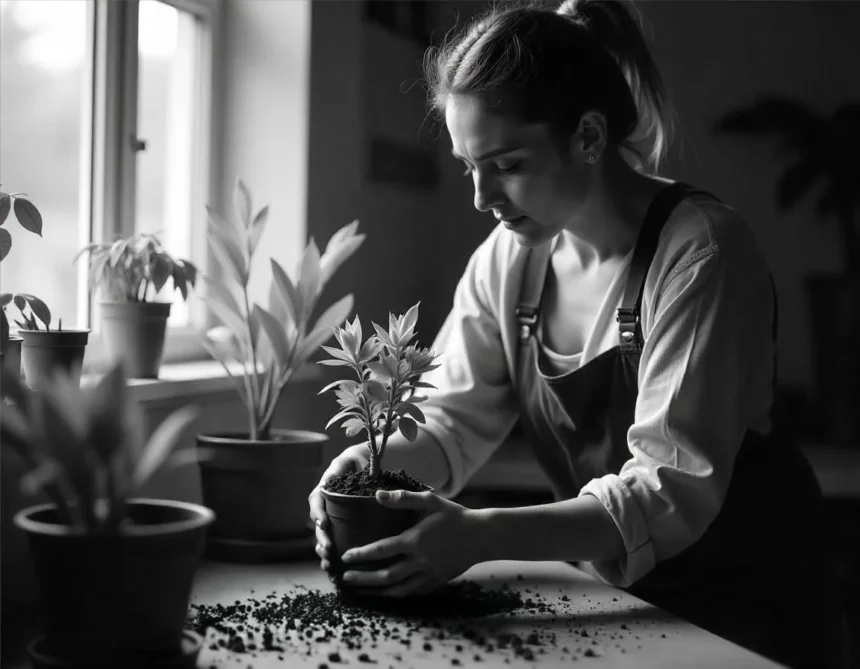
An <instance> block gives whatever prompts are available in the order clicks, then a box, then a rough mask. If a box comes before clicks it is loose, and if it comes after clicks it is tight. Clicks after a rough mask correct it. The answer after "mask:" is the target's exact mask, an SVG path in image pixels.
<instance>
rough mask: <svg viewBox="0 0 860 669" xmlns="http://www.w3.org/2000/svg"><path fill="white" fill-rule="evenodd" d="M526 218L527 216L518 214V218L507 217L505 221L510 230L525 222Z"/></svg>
mask: <svg viewBox="0 0 860 669" xmlns="http://www.w3.org/2000/svg"><path fill="white" fill-rule="evenodd" d="M525 220H526V217H525V216H517V217H516V218H506V219H504V221H503V222H504V224H505V227H506V228H507V229H508V230H511V229H513V228H516V227H517V226H518V225H520V224H521V223H524V222H525Z"/></svg>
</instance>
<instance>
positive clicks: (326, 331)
mask: <svg viewBox="0 0 860 669" xmlns="http://www.w3.org/2000/svg"><path fill="white" fill-rule="evenodd" d="M354 301H355V300H354V298H353V296H352V294H351V293H350V294H349V295H346V296H345V297H342V298H341V299H340V300H338V301H337V302H335V303H334V304H333V305H331V306H330V307H329V308H328V309H326V310H325V311H324V312H323V313H322V314H321V315H320V317H319V318H318V319H317V322H316V323H315V324H314V329H313V330H312V331H311V333H310V334H308V335H307V336H306V337H303V338H302V341H301V342H300V343H299V346H298V349H297V351H296V357H295V360H296V362H297V363H301V362H304V361H305V360H307V359H308V358H309V357H310V356H311V355H313V353H314V352H315V351H316V350H317V349H318V348H319V347H320V346H322V344H323V343H324V342H327V341H328V340H329V339H331V337H333V336H334V333H335V328H337V327H339V326H340V325H342V324H343V322H344V321H345V320H346V319H347V318H348V317H349V314H350V313H351V312H352V307H353V303H354Z"/></svg>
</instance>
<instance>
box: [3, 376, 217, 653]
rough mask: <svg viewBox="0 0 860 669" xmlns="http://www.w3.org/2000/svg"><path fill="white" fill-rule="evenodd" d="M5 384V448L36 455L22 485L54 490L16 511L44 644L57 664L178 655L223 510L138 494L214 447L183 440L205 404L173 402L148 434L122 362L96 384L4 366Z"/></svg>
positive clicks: (29, 458) (31, 490) (28, 460)
mask: <svg viewBox="0 0 860 669" xmlns="http://www.w3.org/2000/svg"><path fill="white" fill-rule="evenodd" d="M2 390H3V397H2V402H3V406H2V415H0V436H2V445H3V448H4V449H10V450H13V451H14V452H16V453H17V454H18V455H19V456H20V457H21V459H22V461H23V463H24V464H25V465H26V466H27V467H28V470H27V472H26V473H25V474H23V476H22V478H21V486H22V489H23V490H24V492H25V493H27V494H35V493H36V492H39V491H41V492H44V493H46V494H47V497H48V500H49V502H48V503H44V504H36V505H34V506H29V507H27V508H25V509H23V510H21V511H20V512H19V513H17V515H16V516H15V524H16V525H17V527H18V528H19V529H20V530H22V531H24V532H25V533H26V534H27V537H28V539H29V544H30V550H31V552H32V553H33V557H34V564H35V566H36V571H35V574H36V577H37V580H38V582H39V584H40V591H41V605H42V617H43V622H44V624H45V631H46V633H47V637H46V638H43V639H42V640H41V641H40V642H38V643H39V645H40V650H41V651H44V652H46V653H48V654H50V655H51V656H52V657H53V658H54V659H57V666H60V665H63V666H65V663H66V662H68V663H69V666H72V665H75V666H78V662H80V661H81V660H83V662H84V664H85V665H86V666H90V665H91V664H93V663H94V664H96V665H98V666H117V667H119V666H129V662H131V661H132V660H138V659H139V658H140V657H141V655H140V653H142V652H144V651H145V652H149V653H153V654H157V653H160V654H163V655H165V656H171V655H177V654H178V653H179V651H180V646H181V643H182V637H183V622H184V618H185V614H186V611H187V607H188V599H189V596H190V593H191V586H192V583H193V577H194V572H195V570H196V566H197V560H198V559H199V556H200V554H201V553H202V551H203V545H204V539H205V530H206V528H207V526H208V525H209V524H210V523H211V522H212V520H213V514H212V512H211V510H209V509H206V508H204V507H202V506H199V505H196V504H188V503H185V502H178V501H170V500H163V499H146V498H141V497H139V495H140V493H141V491H142V490H143V488H144V486H145V485H146V483H147V482H148V481H149V480H150V478H151V477H152V476H153V474H155V473H157V472H158V471H160V470H162V469H165V468H174V467H178V466H181V465H187V464H189V463H192V462H194V461H196V460H198V459H200V458H201V457H206V456H207V455H208V454H207V453H205V452H200V451H198V450H197V449H194V448H190V449H189V448H185V449H182V450H179V451H176V450H175V447H176V445H177V444H178V443H179V438H180V437H181V436H182V434H183V433H184V432H185V430H186V429H187V428H188V426H189V425H190V423H191V422H192V421H193V420H194V419H195V418H196V417H197V415H198V409H197V407H193V406H187V407H184V408H182V409H179V410H177V411H175V412H174V413H172V414H171V415H170V416H169V417H168V418H166V419H165V420H164V421H163V422H162V423H161V424H160V425H157V426H156V428H155V430H154V431H153V432H152V434H151V436H150V437H149V439H144V435H145V424H144V418H143V412H142V409H141V408H140V406H139V405H137V404H136V403H135V402H133V400H132V399H131V398H130V396H129V392H128V389H127V386H126V380H125V374H124V372H123V369H122V366H121V363H120V364H117V365H115V366H114V367H113V368H112V369H110V370H109V371H108V373H107V374H105V375H104V376H103V377H102V378H101V379H100V380H99V381H98V382H97V383H96V384H94V385H93V386H91V387H87V388H80V387H79V385H78V383H77V381H76V380H75V379H74V378H73V377H72V376H70V375H69V374H68V373H67V372H66V371H65V370H55V371H54V373H53V374H52V375H51V377H50V383H48V384H45V386H44V387H43V388H41V389H40V390H38V391H36V390H32V389H30V388H28V387H27V386H25V385H24V384H22V383H21V382H20V381H19V380H18V378H17V377H15V376H14V375H12V374H9V373H8V370H3V376H2ZM69 602H71V603H73V607H74V615H71V616H70V615H69V611H70V609H69ZM93 630H98V634H94V633H93ZM59 660H62V662H60V661H59ZM82 666H83V665H82Z"/></svg>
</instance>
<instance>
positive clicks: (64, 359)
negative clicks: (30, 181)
mask: <svg viewBox="0 0 860 669" xmlns="http://www.w3.org/2000/svg"><path fill="white" fill-rule="evenodd" d="M0 186H2V184H0ZM12 211H14V213H15V217H16V218H17V219H18V223H20V224H21V227H22V228H24V229H25V230H27V231H29V232H32V233H33V234H35V235H38V236H39V237H41V236H42V214H41V213H40V212H39V209H38V208H37V207H36V205H34V204H33V203H32V202H31V201H30V199H29V198H28V197H27V196H26V195H25V194H24V193H5V192H2V191H0V226H2V225H4V224H5V223H6V220H7V218H8V217H9V213H10V212H12ZM11 250H12V235H11V234H10V233H9V231H8V230H6V229H5V228H2V227H0V262H2V261H3V260H4V259H5V258H6V256H8V255H9V252H10V251H11ZM12 304H14V305H15V307H16V308H17V309H18V311H19V312H20V317H19V318H15V319H13V320H14V322H15V324H16V325H17V326H18V333H17V335H16V336H13V335H12V334H11V328H10V325H9V318H8V316H7V314H6V309H7V307H9V306H10V305H12ZM0 307H2V313H0V353H2V358H3V365H4V366H5V365H8V366H9V369H10V370H11V371H12V373H14V374H18V375H20V370H21V367H22V366H23V368H24V376H25V377H26V379H27V382H28V383H30V384H31V385H38V384H39V383H40V382H41V381H42V380H43V379H44V378H45V377H46V375H49V374H50V373H51V372H52V371H53V370H54V369H56V368H61V369H67V370H72V371H73V372H74V373H76V374H77V375H78V378H80V367H81V365H82V363H83V359H84V352H85V349H86V345H87V339H88V334H89V331H88V330H64V329H63V320H62V319H60V320H59V322H58V323H57V326H56V327H55V328H54V329H51V324H52V316H51V310H50V309H49V308H48V306H47V305H46V304H45V302H44V301H42V300H41V299H39V298H38V297H36V296H35V295H31V294H30V293H14V294H13V293H2V294H0ZM40 325H41V327H40ZM7 358H8V360H7Z"/></svg>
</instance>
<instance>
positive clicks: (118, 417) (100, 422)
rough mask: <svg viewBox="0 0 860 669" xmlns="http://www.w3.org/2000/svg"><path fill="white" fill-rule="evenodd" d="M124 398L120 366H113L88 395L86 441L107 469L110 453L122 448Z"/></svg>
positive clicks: (123, 437) (125, 395) (111, 456)
mask: <svg viewBox="0 0 860 669" xmlns="http://www.w3.org/2000/svg"><path fill="white" fill-rule="evenodd" d="M126 397H127V391H126V385H125V374H124V372H123V367H122V364H115V365H113V366H112V367H111V368H110V369H109V370H108V372H107V373H106V374H105V375H104V376H102V378H101V379H99V381H98V383H97V384H96V385H95V387H94V388H93V389H92V391H91V393H90V394H89V398H88V402H87V411H86V415H87V416H88V417H89V420H88V422H87V425H86V441H87V443H88V444H89V445H90V446H91V447H92V448H93V450H94V451H95V453H96V455H97V456H98V458H99V460H100V461H101V463H102V464H103V465H105V466H108V464H109V463H110V461H111V459H112V458H113V454H114V452H115V451H116V450H117V449H118V448H122V447H123V444H124V442H125V430H124V425H123V422H122V419H123V408H124V407H125V406H126Z"/></svg>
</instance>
